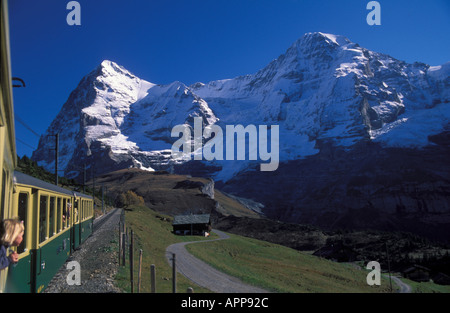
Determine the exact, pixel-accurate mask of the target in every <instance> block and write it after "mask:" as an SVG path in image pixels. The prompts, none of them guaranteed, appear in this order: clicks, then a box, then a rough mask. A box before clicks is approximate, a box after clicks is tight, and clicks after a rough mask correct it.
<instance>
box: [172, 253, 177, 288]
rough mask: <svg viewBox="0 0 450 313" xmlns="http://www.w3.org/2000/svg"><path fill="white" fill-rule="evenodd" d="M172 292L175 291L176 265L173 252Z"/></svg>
mask: <svg viewBox="0 0 450 313" xmlns="http://www.w3.org/2000/svg"><path fill="white" fill-rule="evenodd" d="M172 292H173V293H176V292H177V267H176V261H175V253H173V254H172Z"/></svg>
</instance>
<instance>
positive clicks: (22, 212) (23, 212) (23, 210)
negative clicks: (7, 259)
mask: <svg viewBox="0 0 450 313" xmlns="http://www.w3.org/2000/svg"><path fill="white" fill-rule="evenodd" d="M27 212H28V194H27V193H24V192H21V193H20V194H19V205H18V214H19V219H20V220H21V221H23V224H24V225H25V232H27V228H26V225H27V215H28V214H27ZM26 240H27V236H26V235H25V234H24V236H23V240H22V243H21V244H20V245H19V246H18V247H17V253H22V252H24V251H25V249H26V245H27V244H26Z"/></svg>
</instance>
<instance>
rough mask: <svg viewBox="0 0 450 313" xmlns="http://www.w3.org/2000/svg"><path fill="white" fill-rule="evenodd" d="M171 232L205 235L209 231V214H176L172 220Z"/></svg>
mask: <svg viewBox="0 0 450 313" xmlns="http://www.w3.org/2000/svg"><path fill="white" fill-rule="evenodd" d="M172 226H173V232H174V233H175V234H177V235H200V236H205V235H207V234H209V232H211V229H212V227H211V215H210V214H189V215H176V216H175V217H174V219H173V222H172Z"/></svg>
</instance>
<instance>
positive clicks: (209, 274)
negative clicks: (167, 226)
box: [166, 230, 268, 293]
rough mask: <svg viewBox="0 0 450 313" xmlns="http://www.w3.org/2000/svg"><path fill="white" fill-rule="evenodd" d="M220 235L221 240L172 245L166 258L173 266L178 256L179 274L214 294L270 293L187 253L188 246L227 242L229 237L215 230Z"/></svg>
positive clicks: (167, 250)
mask: <svg viewBox="0 0 450 313" xmlns="http://www.w3.org/2000/svg"><path fill="white" fill-rule="evenodd" d="M213 232H215V233H216V234H218V235H219V237H220V238H219V239H212V240H207V241H190V242H180V243H176V244H173V245H170V246H169V247H167V249H166V257H167V261H168V262H169V264H170V265H171V266H172V261H171V259H172V254H173V253H175V256H176V267H177V272H179V273H181V274H182V275H184V276H185V277H187V278H188V279H190V280H191V281H193V282H194V283H196V284H197V285H200V286H202V287H204V288H207V289H209V290H211V291H213V292H218V293H264V292H268V291H267V290H263V289H261V288H258V287H254V286H250V285H247V284H244V283H243V282H242V281H240V280H239V279H237V278H236V277H232V276H229V275H227V274H224V273H222V272H220V271H218V270H216V269H215V268H213V267H211V266H210V265H208V264H206V263H205V262H203V261H201V260H199V259H197V258H196V257H194V256H193V255H192V254H190V253H189V252H187V250H186V247H185V246H186V245H187V244H194V243H195V244H201V243H203V242H210V241H216V240H225V239H228V238H229V236H228V235H226V234H225V233H223V232H221V231H219V230H213Z"/></svg>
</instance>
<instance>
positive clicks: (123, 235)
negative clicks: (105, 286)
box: [121, 233, 126, 266]
mask: <svg viewBox="0 0 450 313" xmlns="http://www.w3.org/2000/svg"><path fill="white" fill-rule="evenodd" d="M125 236H126V235H125V233H122V255H121V257H122V265H123V266H125V249H126V240H125Z"/></svg>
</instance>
